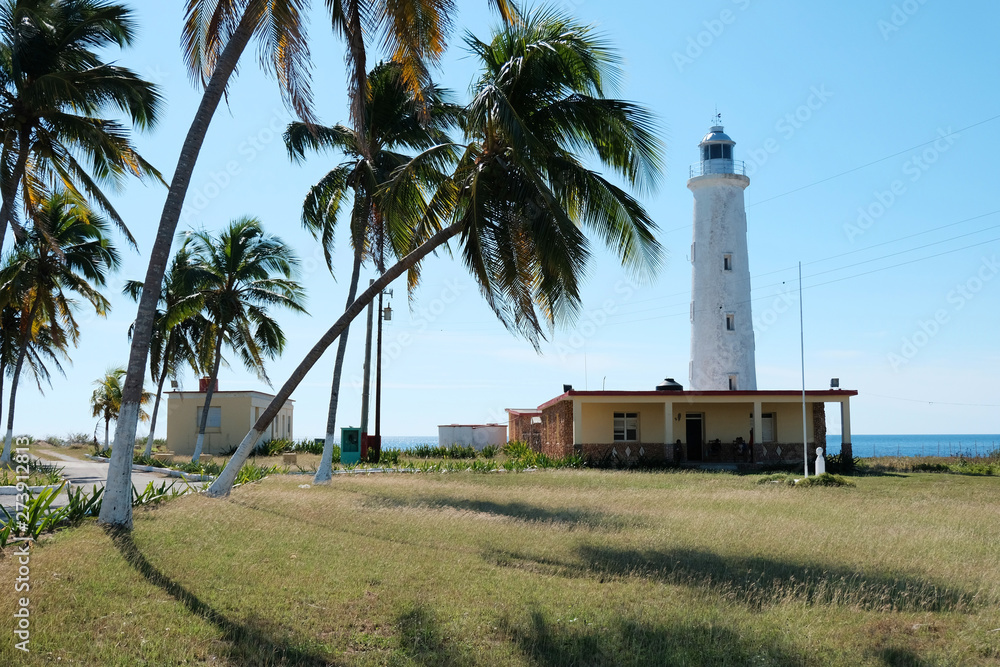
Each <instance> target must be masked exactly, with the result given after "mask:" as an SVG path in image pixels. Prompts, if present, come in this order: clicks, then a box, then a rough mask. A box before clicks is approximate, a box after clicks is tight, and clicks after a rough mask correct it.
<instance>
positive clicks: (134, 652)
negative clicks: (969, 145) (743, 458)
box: [0, 461, 1000, 667]
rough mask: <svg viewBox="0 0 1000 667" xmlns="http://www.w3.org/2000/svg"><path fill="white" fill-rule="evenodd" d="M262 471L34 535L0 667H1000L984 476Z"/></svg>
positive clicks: (999, 533)
mask: <svg viewBox="0 0 1000 667" xmlns="http://www.w3.org/2000/svg"><path fill="white" fill-rule="evenodd" d="M454 463H459V462H457V461H456V462H454ZM481 463H482V464H483V465H486V464H487V463H488V461H481ZM269 474H270V476H269V477H268V478H267V479H265V480H264V481H262V482H260V483H257V484H249V485H246V486H241V487H239V488H237V489H235V490H234V492H233V494H232V496H230V497H229V498H227V499H223V500H212V499H209V498H206V497H204V496H198V495H188V496H185V497H183V498H178V499H177V500H174V501H171V502H169V503H164V504H160V505H157V506H154V507H148V508H138V509H137V510H136V513H135V530H134V532H133V533H131V534H130V535H121V534H113V533H108V532H105V531H103V530H102V529H101V528H100V527H98V526H97V525H96V523H95V522H94V521H93V520H85V521H83V523H81V524H80V525H79V526H77V527H74V528H70V529H67V530H63V531H59V532H56V533H54V534H51V535H48V536H43V539H42V541H41V542H39V543H38V544H37V545H36V546H34V547H33V549H32V552H31V584H32V586H31V596H30V597H31V649H32V650H31V653H30V654H27V655H24V654H21V653H20V652H17V653H16V654H15V652H14V649H13V647H12V642H10V641H7V642H0V664H18V665H47V664H53V663H57V662H65V663H76V664H93V665H141V664H148V665H174V664H190V665H241V666H242V665H247V666H256V665H261V666H262V665H328V664H333V665H525V666H528V665H545V666H552V665H567V666H569V665H581V664H587V665H778V666H786V665H787V666H791V665H806V666H812V665H815V666H817V667H818V666H820V665H843V666H848V665H850V666H852V667H853V666H855V665H862V666H872V667H876V666H885V665H995V664H997V662H998V661H1000V640H998V638H997V633H996V632H993V630H994V629H996V628H998V627H1000V611H998V610H1000V559H997V557H996V549H997V544H998V543H1000V525H998V522H997V521H996V516H997V515H998V514H1000V493H998V490H1000V489H998V483H1000V482H998V481H997V480H996V479H995V478H990V477H977V476H960V475H940V474H928V473H923V474H907V475H904V474H899V475H883V476H879V477H858V478H855V479H854V480H853V481H854V482H855V483H856V484H857V487H856V488H855V489H853V490H851V492H850V493H844V492H843V491H842V490H841V489H836V488H825V487H817V488H815V489H812V490H811V491H810V492H808V493H801V492H799V491H798V490H797V489H794V488H792V487H789V486H788V485H786V484H784V483H778V484H775V485H774V487H773V488H771V487H769V486H767V485H757V484H755V483H754V482H755V481H756V480H751V479H748V477H747V476H741V475H709V474H696V473H688V472H660V473H645V472H643V473H637V472H604V471H593V470H570V469H564V470H551V471H550V470H539V471H537V472H535V473H532V474H522V475H514V474H490V475H476V474H469V473H465V474H448V475H441V474H432V475H423V474H390V475H351V476H339V477H336V478H335V479H334V480H333V482H332V483H331V484H327V485H318V486H312V485H310V486H309V487H308V488H301V487H302V486H304V485H305V484H307V483H308V480H303V478H302V477H301V476H299V477H294V476H282V475H274V474H273V473H269ZM17 568H18V564H17V559H16V558H13V557H11V552H10V551H9V550H8V551H6V552H4V553H3V555H0V581H8V582H10V581H13V580H14V578H15V577H16V576H17V575H16V571H17ZM13 597H14V596H11V595H4V596H0V617H3V618H8V619H9V618H11V614H12V613H13V611H14V605H15V601H14V599H13Z"/></svg>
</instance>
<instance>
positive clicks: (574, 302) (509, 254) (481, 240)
mask: <svg viewBox="0 0 1000 667" xmlns="http://www.w3.org/2000/svg"><path fill="white" fill-rule="evenodd" d="M466 42H467V44H468V46H469V48H470V50H471V51H472V52H473V53H474V54H475V55H476V57H477V58H478V59H479V60H480V63H481V75H480V78H479V79H478V80H477V81H476V83H475V85H474V87H473V100H472V102H471V104H470V105H469V108H468V110H467V114H468V115H467V118H466V120H465V127H464V129H465V133H466V135H467V137H468V139H469V143H468V144H467V145H466V146H465V149H464V152H463V154H462V156H461V158H460V159H459V162H458V165H457V167H456V170H455V173H454V175H453V177H452V178H451V179H449V180H448V181H447V182H446V183H444V184H442V186H441V187H440V188H439V189H438V191H437V193H436V194H435V196H434V197H433V198H432V199H431V200H430V202H429V204H428V206H427V208H426V210H425V211H423V212H422V216H421V217H420V218H419V219H415V218H413V215H414V211H412V210H411V209H410V208H409V207H407V206H405V205H402V204H400V203H399V202H400V201H401V200H400V199H399V198H397V197H395V196H394V193H397V192H401V191H405V189H406V187H408V184H412V182H413V180H414V178H415V175H416V171H417V170H416V169H415V168H412V169H402V170H400V171H399V172H397V174H395V175H394V177H393V179H392V183H391V184H390V185H389V186H388V187H387V191H388V194H387V195H386V198H385V203H386V208H385V215H386V216H387V217H390V216H399V217H401V218H402V219H403V220H404V221H408V222H409V223H410V224H411V225H412V227H413V229H414V239H415V241H416V242H419V243H420V245H419V246H417V247H415V249H414V250H412V251H411V252H410V253H409V254H408V255H407V256H406V257H404V258H403V259H402V260H401V261H399V262H397V263H396V264H395V265H394V266H392V267H391V268H389V269H388V270H387V271H386V272H385V273H384V274H383V275H382V276H381V277H379V278H378V279H377V280H375V282H374V283H373V284H372V285H371V286H369V288H368V289H367V290H365V291H364V292H363V293H362V294H361V295H360V296H359V297H358V298H357V299H356V300H355V301H354V303H353V304H351V306H350V308H348V309H347V311H346V312H345V313H344V314H343V315H342V316H341V317H340V318H339V319H338V320H337V322H336V323H334V325H333V326H332V327H331V328H330V329H329V330H328V331H327V332H326V333H325V334H324V335H323V336H322V337H321V338H320V340H319V341H318V342H317V343H316V345H315V346H313V348H312V349H311V350H310V351H309V353H308V354H307V355H306V357H305V358H304V359H303V360H302V362H301V363H300V364H299V365H298V367H297V368H296V369H295V371H294V372H293V373H292V375H291V377H290V378H289V379H288V381H286V382H285V384H284V385H282V387H281V388H280V389H279V390H278V392H277V395H276V396H275V398H274V399H273V400H272V401H271V404H270V405H269V406H268V407H267V409H265V410H264V413H263V414H262V415H261V416H260V418H259V419H258V420H257V421H256V423H255V424H254V425H253V428H252V429H251V430H250V432H249V433H247V435H246V437H245V438H244V439H243V441H242V442H241V443H240V445H239V447H238V448H237V451H236V452H235V454H234V455H233V456H232V458H231V459H230V460H229V463H228V464H227V465H226V468H225V470H223V472H222V474H220V475H219V477H218V478H217V479H216V480H215V482H213V484H212V486H211V487H210V488H209V490H208V494H209V495H213V496H221V495H225V494H228V493H229V490H230V489H231V488H232V484H233V481H234V479H235V476H236V472H237V471H238V470H239V467H240V466H242V465H243V462H244V461H245V460H246V457H247V455H248V454H249V452H250V450H251V449H252V448H253V446H254V445H255V444H256V442H257V441H258V440H259V439H260V437H261V435H262V434H263V432H264V430H266V429H267V427H268V426H269V425H270V423H271V421H272V420H273V419H274V417H275V416H276V415H277V413H278V410H279V409H280V408H281V406H282V405H284V403H285V401H286V400H287V399H288V398H289V396H291V394H292V392H293V391H294V390H295V388H296V387H297V386H298V384H299V383H300V382H301V381H302V379H303V378H304V377H305V374H306V373H308V371H309V369H310V368H312V366H313V365H314V364H315V363H316V361H317V360H318V359H319V357H320V356H322V354H323V352H324V351H325V350H326V349H327V347H329V345H330V344H331V343H332V342H333V341H334V340H335V339H336V338H337V337H338V336H339V335H340V334H341V333H342V332H343V331H344V329H345V328H346V326H347V324H348V323H349V322H350V321H351V320H352V319H353V318H354V317H356V316H357V315H358V314H359V313H360V312H361V310H362V309H363V308H364V307H365V306H366V305H367V304H368V303H369V302H370V301H371V300H372V299H373V298H374V297H375V295H376V294H378V293H379V292H380V291H381V290H383V289H384V288H385V287H386V286H387V285H388V284H389V283H390V282H392V280H394V279H396V278H397V277H399V276H401V275H402V274H403V273H404V272H406V271H407V270H409V269H410V268H412V267H413V266H415V265H416V264H417V262H419V261H420V260H421V259H423V258H424V257H425V256H427V255H428V254H429V253H430V252H432V251H433V250H434V249H436V248H438V247H440V246H442V245H444V244H445V243H447V242H448V241H449V239H452V238H455V237H459V240H460V244H461V254H462V257H463V260H464V262H465V264H466V266H467V267H468V268H469V270H470V271H471V272H472V275H473V276H474V277H475V278H476V280H477V282H479V285H480V289H481V290H482V292H483V295H484V297H485V298H486V301H487V303H489V304H490V307H491V308H492V309H493V311H494V312H495V313H496V315H497V317H498V318H499V319H500V321H501V322H503V323H504V325H505V326H506V327H507V328H508V329H510V330H512V331H515V332H517V333H520V334H522V335H524V336H525V337H526V338H527V339H528V340H529V341H531V342H532V343H533V344H535V345H536V346H537V344H538V341H539V338H540V337H542V335H543V324H547V325H548V326H550V327H551V326H554V324H555V323H556V322H557V321H560V320H563V319H566V318H568V317H570V316H572V315H573V314H574V313H575V312H576V311H577V310H578V309H579V305H580V296H579V281H580V278H581V275H582V273H583V271H584V269H585V267H586V261H587V259H588V257H589V254H590V252H589V245H588V241H587V237H586V236H585V235H584V233H583V231H582V230H583V229H588V230H590V231H591V232H593V233H594V234H596V235H597V236H598V237H599V238H601V239H602V240H603V241H604V242H605V244H606V245H607V246H608V247H609V249H610V250H611V251H612V252H614V253H616V254H617V255H618V256H619V257H620V258H621V261H622V263H623V264H624V265H625V266H626V267H627V268H628V269H630V270H631V271H633V272H635V273H637V274H639V275H651V274H653V273H654V272H655V271H656V270H657V269H658V267H659V263H660V258H661V248H660V245H659V243H658V242H657V241H656V239H655V238H654V232H655V230H656V224H655V223H654V222H653V221H652V219H650V217H649V216H648V214H647V213H646V211H645V210H644V208H643V207H642V205H641V204H640V203H639V202H638V201H637V200H636V199H635V198H633V197H632V196H631V195H630V194H629V193H628V192H626V191H625V190H623V189H622V188H620V187H618V186H616V185H614V184H613V183H611V182H610V181H608V180H607V179H606V178H605V177H603V176H602V175H600V174H599V173H597V172H595V171H592V170H590V169H588V168H587V167H586V166H584V164H583V160H584V158H585V157H588V156H592V157H596V158H597V160H598V161H599V162H600V163H601V164H603V165H604V166H605V167H607V168H610V169H611V170H612V171H613V172H615V173H616V174H617V176H618V177H619V178H620V179H622V180H623V181H624V182H625V183H627V184H629V185H631V186H633V187H636V188H637V189H639V190H640V191H650V190H651V189H652V188H654V187H655V186H656V184H657V182H658V178H659V174H660V172H661V170H662V157H661V153H662V149H661V144H660V142H659V140H658V139H657V137H656V125H655V122H654V120H653V118H652V116H651V115H650V114H649V113H648V112H647V111H645V110H644V109H643V108H642V107H639V106H637V105H635V104H632V103H629V102H625V101H622V100H618V99H613V98H608V97H606V96H605V94H604V91H605V88H606V87H607V86H613V85H614V83H615V82H616V80H618V78H619V77H620V76H621V70H620V67H619V64H618V62H619V60H618V56H617V55H616V53H615V52H614V51H613V50H612V49H611V47H610V46H609V45H608V44H607V42H606V41H605V40H604V39H603V38H602V37H601V36H599V35H597V34H595V33H594V31H593V29H592V28H590V27H587V26H583V25H580V24H578V23H576V22H575V21H573V20H572V19H569V18H567V17H565V16H562V15H561V14H559V13H558V12H556V11H553V10H539V11H537V12H535V13H533V14H531V15H530V16H527V17H525V20H524V22H523V23H520V24H518V25H515V26H506V27H502V28H500V29H499V30H498V31H497V32H496V33H495V34H494V36H493V39H492V40H491V41H490V42H482V41H479V40H477V39H475V38H474V37H472V36H469V37H467V39H466Z"/></svg>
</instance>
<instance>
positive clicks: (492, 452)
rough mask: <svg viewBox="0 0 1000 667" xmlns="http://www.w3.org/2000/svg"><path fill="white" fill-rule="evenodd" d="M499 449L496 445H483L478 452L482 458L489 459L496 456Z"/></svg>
mask: <svg viewBox="0 0 1000 667" xmlns="http://www.w3.org/2000/svg"><path fill="white" fill-rule="evenodd" d="M499 451H500V448H499V447H497V446H496V445H486V446H485V447H483V451H481V452H479V453H480V454H482V455H483V458H484V459H491V458H493V457H494V456H496V455H497V453H498V452H499Z"/></svg>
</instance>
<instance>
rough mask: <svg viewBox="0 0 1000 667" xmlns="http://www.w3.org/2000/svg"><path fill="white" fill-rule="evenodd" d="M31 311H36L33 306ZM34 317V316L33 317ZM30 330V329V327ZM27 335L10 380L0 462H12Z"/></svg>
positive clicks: (23, 336) (26, 349) (26, 351)
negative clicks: (15, 413) (18, 385)
mask: <svg viewBox="0 0 1000 667" xmlns="http://www.w3.org/2000/svg"><path fill="white" fill-rule="evenodd" d="M31 312H32V313H34V312H35V308H34V306H32V309H31ZM32 319H33V318H32ZM29 331H30V329H29ZM26 338H27V336H26V335H22V336H21V345H20V348H21V349H19V350H18V351H17V363H16V364H15V365H14V377H13V378H11V381H10V399H9V400H8V401H7V433H6V435H4V438H3V454H2V455H0V463H10V452H11V449H10V446H11V440H13V438H14V404H15V402H16V400H17V384H18V382H17V381H18V379H19V378H20V377H21V369H22V368H23V367H24V358H25V357H26V356H27V354H28V347H27V341H26V340H25V339H26Z"/></svg>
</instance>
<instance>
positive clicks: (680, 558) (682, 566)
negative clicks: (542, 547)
mask: <svg viewBox="0 0 1000 667" xmlns="http://www.w3.org/2000/svg"><path fill="white" fill-rule="evenodd" d="M577 555H578V557H579V561H577V562H560V561H556V560H551V559H542V558H535V557H532V556H528V555H524V554H518V553H513V552H501V551H492V552H488V553H486V554H484V558H485V559H486V560H488V561H490V562H493V563H495V564H497V565H500V566H504V567H513V568H518V569H525V570H529V571H536V572H540V573H543V574H549V575H558V576H564V577H592V578H597V579H599V580H600V581H601V582H604V581H608V580H612V579H615V578H621V577H642V578H645V579H651V580H655V581H660V582H663V583H667V584H672V585H678V586H689V587H692V588H701V589H705V590H708V591H711V592H712V593H714V594H716V595H719V596H721V597H722V598H723V599H724V600H727V601H730V602H733V603H737V604H742V605H746V606H748V607H750V608H753V609H760V608H764V607H769V606H771V605H777V604H782V603H786V602H800V603H805V604H834V605H843V606H847V607H855V608H859V609H864V610H870V611H933V612H939V611H954V612H964V611H969V610H970V609H971V608H972V607H973V606H975V605H976V603H977V600H976V594H975V593H972V592H969V591H963V590H960V589H957V588H954V587H950V586H945V585H943V584H940V583H936V582H933V581H931V580H928V579H924V578H922V577H918V576H910V575H891V574H879V573H875V574H869V573H864V572H860V571H857V570H853V569H850V568H847V567H830V566H827V565H819V564H817V565H810V564H801V563H794V562H790V561H783V560H779V559H776V558H764V557H760V556H722V555H719V554H717V553H714V552H711V551H705V550H698V549H672V550H667V551H657V550H646V551H639V550H634V549H617V548H613V547H606V546H593V545H583V546H581V547H578V548H577Z"/></svg>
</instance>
